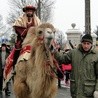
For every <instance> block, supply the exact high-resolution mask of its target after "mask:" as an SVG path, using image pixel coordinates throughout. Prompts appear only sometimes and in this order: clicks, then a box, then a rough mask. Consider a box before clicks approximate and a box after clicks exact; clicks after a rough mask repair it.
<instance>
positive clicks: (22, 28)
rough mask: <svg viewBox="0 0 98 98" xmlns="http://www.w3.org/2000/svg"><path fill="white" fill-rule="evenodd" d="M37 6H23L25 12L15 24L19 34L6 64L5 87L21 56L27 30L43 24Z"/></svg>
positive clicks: (14, 26)
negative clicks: (37, 13) (38, 15)
mask: <svg viewBox="0 0 98 98" xmlns="http://www.w3.org/2000/svg"><path fill="white" fill-rule="evenodd" d="M36 10H37V8H36V7H34V6H26V7H24V8H23V12H24V14H23V15H22V16H20V17H19V18H18V19H17V20H16V21H15V23H14V24H13V28H14V29H15V32H16V34H17V41H16V43H15V47H14V49H13V50H12V52H11V54H10V55H9V56H8V58H7V59H6V66H5V69H4V78H5V80H4V87H3V88H5V86H6V83H7V82H8V81H9V79H10V78H11V77H12V76H13V75H12V70H13V68H14V65H15V64H16V62H17V59H18V57H19V54H20V51H21V48H22V42H23V40H24V38H25V37H26V35H27V32H28V30H29V28H30V27H31V26H38V25H40V24H41V21H40V19H39V18H38V17H37V16H36V14H35V12H36Z"/></svg>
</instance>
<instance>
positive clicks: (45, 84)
mask: <svg viewBox="0 0 98 98" xmlns="http://www.w3.org/2000/svg"><path fill="white" fill-rule="evenodd" d="M47 27H48V28H51V29H52V31H53V32H54V27H53V26H52V25H51V24H48V23H45V24H42V25H40V26H39V27H35V28H34V27H33V28H31V29H30V30H29V31H30V32H31V33H30V32H29V33H28V35H27V37H26V39H25V40H24V42H23V45H24V46H25V45H27V44H28V43H29V42H30V41H31V40H32V39H33V40H32V42H31V43H30V44H31V45H32V46H33V47H32V53H31V57H30V59H29V60H28V61H22V62H21V61H20V62H18V63H17V64H16V76H15V81H14V92H15V95H16V98H55V95H56V91H57V86H56V81H57V79H56V78H55V77H56V76H55V74H54V77H53V76H51V73H53V70H52V69H51V68H50V66H49V65H47V60H49V61H50V64H51V66H52V67H53V68H55V66H54V64H53V59H52V55H51V53H50V51H46V48H45V45H44V44H45V43H44V42H43V41H42V42H41V41H40V40H38V37H39V36H40V33H39V31H40V30H41V29H43V30H44V29H45V28H47ZM32 34H33V35H32ZM31 35H32V36H31ZM30 37H31V38H30ZM28 38H30V39H28ZM46 52H47V55H48V56H49V58H48V57H47V55H46Z"/></svg>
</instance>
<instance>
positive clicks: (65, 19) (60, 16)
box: [0, 0, 98, 32]
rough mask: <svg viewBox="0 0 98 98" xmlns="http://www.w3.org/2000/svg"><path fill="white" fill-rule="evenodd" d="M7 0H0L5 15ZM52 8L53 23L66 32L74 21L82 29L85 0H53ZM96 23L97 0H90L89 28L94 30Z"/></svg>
mask: <svg viewBox="0 0 98 98" xmlns="http://www.w3.org/2000/svg"><path fill="white" fill-rule="evenodd" d="M6 2H7V0H0V12H1V14H2V15H3V16H4V17H5V16H6V15H7V14H6V13H7V11H8V5H7V3H6ZM55 2H56V3H55V5H54V10H53V22H52V23H53V24H54V25H55V27H57V28H59V29H60V30H62V31H64V32H66V30H67V29H70V28H71V24H72V23H76V28H78V29H80V30H82V31H83V30H84V26H85V21H84V20H85V13H84V12H85V0H55ZM97 25H98V0H91V29H92V31H94V30H95V29H96V26H97Z"/></svg>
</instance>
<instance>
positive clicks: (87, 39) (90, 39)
mask: <svg viewBox="0 0 98 98" xmlns="http://www.w3.org/2000/svg"><path fill="white" fill-rule="evenodd" d="M81 42H90V43H91V44H92V43H93V38H92V36H91V35H90V34H85V35H84V36H83V37H82V39H81Z"/></svg>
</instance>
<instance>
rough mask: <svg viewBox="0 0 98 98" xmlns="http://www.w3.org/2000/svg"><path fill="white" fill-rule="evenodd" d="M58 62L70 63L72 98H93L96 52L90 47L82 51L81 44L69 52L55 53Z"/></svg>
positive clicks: (96, 87) (97, 75) (97, 84)
mask: <svg viewBox="0 0 98 98" xmlns="http://www.w3.org/2000/svg"><path fill="white" fill-rule="evenodd" d="M55 58H56V59H57V61H58V62H60V63H64V64H69V63H71V64H72V71H71V74H70V82H71V84H70V91H71V96H72V98H94V97H93V92H94V91H95V90H96V91H98V52H97V51H96V49H91V50H90V51H89V52H88V53H86V54H85V53H84V52H83V49H82V48H81V46H79V48H78V49H73V50H71V51H70V52H68V53H66V54H63V53H56V54H55Z"/></svg>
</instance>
